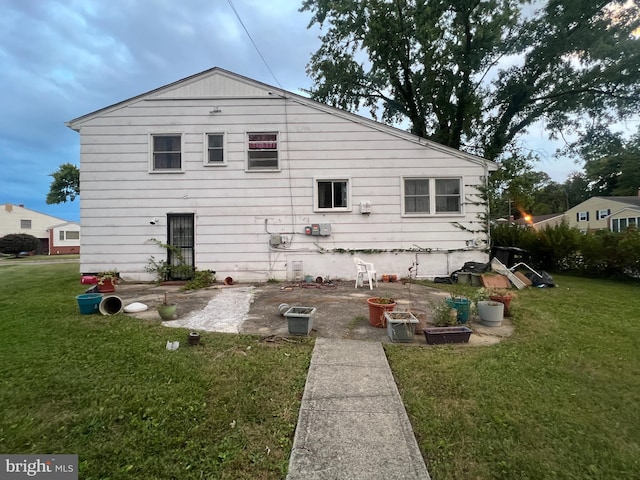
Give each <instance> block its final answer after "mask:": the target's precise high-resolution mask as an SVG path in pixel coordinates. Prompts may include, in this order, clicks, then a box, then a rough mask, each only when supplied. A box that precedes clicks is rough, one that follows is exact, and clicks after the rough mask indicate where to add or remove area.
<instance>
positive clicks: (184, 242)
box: [167, 213, 195, 280]
mask: <svg viewBox="0 0 640 480" xmlns="http://www.w3.org/2000/svg"><path fill="white" fill-rule="evenodd" d="M194 225H195V222H194V214H193V213H169V214H167V244H168V245H170V248H169V249H167V263H168V264H169V265H170V268H169V278H168V280H190V279H192V278H193V276H194V272H195V235H194V231H195V227H194Z"/></svg>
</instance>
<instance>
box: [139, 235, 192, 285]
mask: <svg viewBox="0 0 640 480" xmlns="http://www.w3.org/2000/svg"><path fill="white" fill-rule="evenodd" d="M149 241H150V242H152V243H155V244H156V245H158V246H159V247H162V248H164V249H165V250H167V251H168V252H169V254H170V255H171V263H170V262H167V261H166V260H156V258H155V257H154V256H153V255H151V256H150V257H149V259H148V260H147V266H146V267H145V270H146V271H147V272H149V273H152V274H154V275H155V277H156V282H157V283H161V282H164V281H165V280H169V279H170V278H181V279H192V278H193V277H194V276H195V272H196V268H195V267H192V266H191V265H189V264H188V262H187V261H186V259H185V258H184V254H183V253H182V250H181V249H180V248H178V247H176V246H175V245H169V244H168V243H163V242H161V241H160V240H157V239H155V238H151V239H149Z"/></svg>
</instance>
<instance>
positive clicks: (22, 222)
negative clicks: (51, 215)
mask: <svg viewBox="0 0 640 480" xmlns="http://www.w3.org/2000/svg"><path fill="white" fill-rule="evenodd" d="M20 228H24V229H30V228H31V220H20Z"/></svg>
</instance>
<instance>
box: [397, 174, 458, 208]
mask: <svg viewBox="0 0 640 480" xmlns="http://www.w3.org/2000/svg"><path fill="white" fill-rule="evenodd" d="M402 190H403V192H402V195H403V209H404V210H403V214H404V215H429V214H457V213H462V201H461V197H462V188H461V181H460V179H459V178H426V177H425V178H410V177H405V178H403V182H402Z"/></svg>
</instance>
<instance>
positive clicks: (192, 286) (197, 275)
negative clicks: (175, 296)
mask: <svg viewBox="0 0 640 480" xmlns="http://www.w3.org/2000/svg"><path fill="white" fill-rule="evenodd" d="M215 281H216V272H213V271H211V270H196V271H195V272H194V276H193V278H192V279H191V280H189V281H188V282H187V283H186V284H184V285H183V286H182V287H181V288H180V290H198V289H200V288H207V287H210V286H211V285H213V283H214V282H215Z"/></svg>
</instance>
